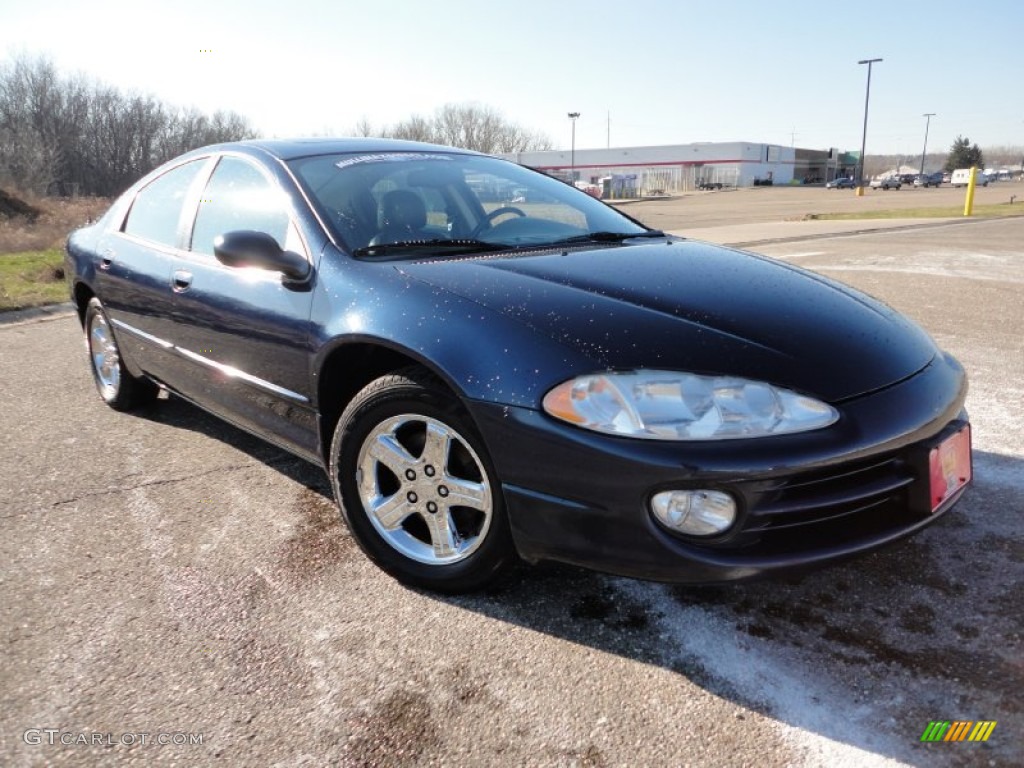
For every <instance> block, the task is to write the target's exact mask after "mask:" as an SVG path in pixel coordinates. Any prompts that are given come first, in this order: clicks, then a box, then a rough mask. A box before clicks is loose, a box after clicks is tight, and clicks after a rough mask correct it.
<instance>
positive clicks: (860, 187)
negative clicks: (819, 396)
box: [857, 59, 882, 195]
mask: <svg viewBox="0 0 1024 768" xmlns="http://www.w3.org/2000/svg"><path fill="white" fill-rule="evenodd" d="M879 61H882V59H862V60H861V61H858V62H857V63H858V64H867V65H868V87H867V91H866V93H865V94H864V133H863V134H862V136H861V140H860V161H859V162H858V165H859V166H860V168H859V169H858V172H857V194H858V195H863V194H864V152H865V150H866V148H867V143H868V102H869V101H870V99H871V65H872V64H875V63H877V62H879Z"/></svg>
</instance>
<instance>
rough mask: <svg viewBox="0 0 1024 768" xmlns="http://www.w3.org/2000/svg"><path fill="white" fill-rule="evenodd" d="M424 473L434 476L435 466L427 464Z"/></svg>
mask: <svg viewBox="0 0 1024 768" xmlns="http://www.w3.org/2000/svg"><path fill="white" fill-rule="evenodd" d="M423 474H425V475H426V476H427V477H433V476H434V468H433V467H432V466H430V465H429V464H427V466H425V467H424V468H423Z"/></svg>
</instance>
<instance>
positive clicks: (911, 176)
mask: <svg viewBox="0 0 1024 768" xmlns="http://www.w3.org/2000/svg"><path fill="white" fill-rule="evenodd" d="M897 178H899V180H900V184H906V185H907V186H908V187H909V186H910V185H911V184H913V183H914V180H915V179H916V178H917V174H916V173H901V174H900V175H899V176H898V177H897Z"/></svg>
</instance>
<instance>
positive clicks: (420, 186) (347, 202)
mask: <svg viewBox="0 0 1024 768" xmlns="http://www.w3.org/2000/svg"><path fill="white" fill-rule="evenodd" d="M289 166H290V167H291V168H292V170H293V172H294V173H295V175H296V176H297V177H298V179H299V180H300V183H301V184H303V186H304V187H305V188H306V191H307V193H308V194H309V195H310V197H311V198H312V199H313V200H314V204H315V205H316V207H317V208H318V212H319V213H320V215H321V217H322V218H323V219H324V221H326V222H327V223H328V226H330V227H331V228H332V229H333V234H334V235H335V236H336V239H337V240H338V241H339V242H340V243H342V244H343V245H344V246H345V247H346V248H347V249H348V250H349V251H350V252H351V253H353V254H354V255H356V256H365V257H375V258H376V257H383V256H387V257H391V256H403V255H409V254H411V253H415V255H416V256H417V257H422V256H424V255H431V254H434V253H436V254H439V255H440V254H446V255H447V254H451V253H453V252H458V251H460V250H462V251H473V250H478V251H488V250H490V251H493V250H500V249H504V248H524V247H528V248H534V247H538V246H544V245H549V244H556V243H566V242H576V241H577V240H578V241H580V242H585V241H586V240H587V236H588V235H590V234H591V233H594V234H596V235H598V239H604V240H608V239H609V234H610V233H611V234H613V235H618V236H620V237H621V236H626V237H628V236H644V235H649V233H650V230H647V229H646V228H644V227H643V226H641V225H640V224H638V223H636V222H634V221H633V220H632V219H630V218H629V217H627V216H624V215H623V214H621V213H619V212H618V211H616V210H615V209H614V208H611V207H609V206H607V205H605V204H603V203H601V202H600V201H598V200H596V199H595V198H593V197H591V196H590V195H588V194H586V193H584V192H582V191H580V190H578V189H576V188H575V187H572V186H569V185H568V184H565V183H563V182H561V181H559V180H557V179H554V178H552V177H550V176H547V175H545V174H543V173H539V172H537V171H532V170H529V169H527V168H524V167H522V166H520V165H516V164H515V163H511V162H508V161H505V160H499V159H497V158H494V157H486V156H478V155H464V154H457V153H446V152H443V151H438V152H430V151H427V152H382V153H362V154H340V155H322V156H317V157H305V158H299V159H297V160H292V161H290V162H289ZM659 234H660V233H659Z"/></svg>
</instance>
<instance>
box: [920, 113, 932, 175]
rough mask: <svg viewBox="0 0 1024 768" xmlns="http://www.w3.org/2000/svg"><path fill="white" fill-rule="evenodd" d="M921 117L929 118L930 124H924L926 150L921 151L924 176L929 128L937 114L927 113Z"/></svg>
mask: <svg viewBox="0 0 1024 768" xmlns="http://www.w3.org/2000/svg"><path fill="white" fill-rule="evenodd" d="M921 117H926V118H928V122H926V123H925V124H924V149H922V150H921V175H922V176H924V156H925V153H926V152H927V151H928V127H929V126H930V125H931V124H932V118H933V117H935V113H934V112H925V113H924V114H923V115H921Z"/></svg>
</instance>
